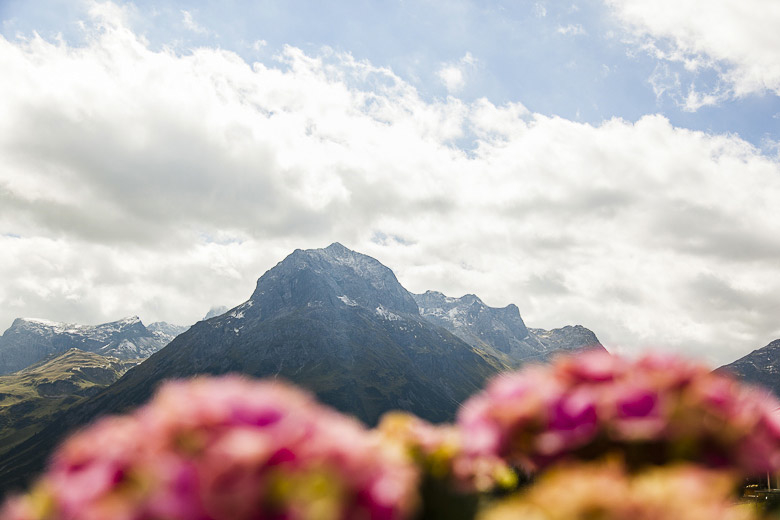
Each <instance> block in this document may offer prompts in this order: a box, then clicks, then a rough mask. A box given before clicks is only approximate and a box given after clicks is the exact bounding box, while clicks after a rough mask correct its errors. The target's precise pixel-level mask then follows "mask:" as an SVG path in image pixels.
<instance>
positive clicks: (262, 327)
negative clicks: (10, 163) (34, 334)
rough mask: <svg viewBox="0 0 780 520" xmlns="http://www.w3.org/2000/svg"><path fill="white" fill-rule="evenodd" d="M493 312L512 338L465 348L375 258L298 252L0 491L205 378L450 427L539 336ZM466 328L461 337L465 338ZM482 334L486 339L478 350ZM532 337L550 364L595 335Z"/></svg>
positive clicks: (93, 410)
mask: <svg viewBox="0 0 780 520" xmlns="http://www.w3.org/2000/svg"><path fill="white" fill-rule="evenodd" d="M474 299H475V301H476V297H474ZM464 303H465V301H464ZM483 305H484V304H483ZM424 308H428V307H424ZM429 308H433V307H429ZM485 309H486V310H484V311H482V314H484V315H485V316H489V315H491V313H492V314H495V317H494V321H490V320H488V321H486V322H485V323H492V325H493V326H495V327H498V328H500V327H504V328H506V330H505V331H503V332H500V333H499V332H496V333H495V334H494V335H492V336H491V335H489V334H487V333H488V332H489V331H490V329H489V325H488V324H485V325H484V327H483V328H482V329H480V328H479V327H477V326H476V325H473V329H471V330H472V332H471V333H470V334H471V336H469V337H470V338H471V339H470V340H469V341H464V340H463V339H461V338H460V337H458V336H457V335H456V334H454V333H453V332H450V331H449V330H447V326H446V325H447V324H446V323H444V322H442V323H441V324H437V323H436V322H434V321H432V318H431V316H428V315H425V314H421V313H420V308H419V307H418V303H417V301H416V299H415V296H414V295H412V294H411V293H409V292H408V291H407V290H406V289H404V288H403V287H402V286H401V284H400V283H399V282H398V280H397V279H396V277H395V275H394V274H393V272H392V271H391V270H390V269H389V268H387V267H385V266H384V265H382V264H381V263H380V262H378V261H377V260H375V259H373V258H371V257H368V256H366V255H362V254H360V253H356V252H354V251H351V250H349V249H347V248H346V247H344V246H342V245H341V244H338V243H335V244H332V245H330V246H328V247H327V248H324V249H310V250H300V249H298V250H296V251H294V252H293V253H292V254H290V255H289V256H288V257H287V258H285V259H284V260H282V261H281V262H279V263H278V264H277V265H276V266H275V267H273V268H272V269H270V270H269V271H268V272H266V273H265V274H264V275H263V276H261V277H260V278H259V279H258V281H257V285H256V288H255V290H254V292H253V293H252V295H251V296H250V298H249V299H248V300H247V301H246V302H244V303H242V304H241V305H238V306H237V307H234V308H233V309H230V310H228V311H227V312H225V313H222V314H220V315H217V316H214V317H212V318H209V319H206V320H203V321H200V322H198V323H196V324H195V325H193V326H192V327H190V328H189V329H188V330H187V331H185V332H183V333H182V334H180V335H178V336H177V337H176V338H175V339H174V340H173V341H171V343H170V344H168V346H166V347H165V348H163V349H161V350H160V351H159V352H157V353H155V354H153V355H152V356H150V357H149V358H148V359H147V360H146V361H144V362H143V363H141V364H140V365H138V366H136V367H134V368H132V369H131V370H129V371H128V372H127V373H126V374H125V375H124V376H123V377H122V378H121V379H119V380H118V381H117V382H116V383H114V384H112V385H111V386H110V387H108V388H107V389H105V390H104V391H102V392H101V393H100V394H98V395H96V396H95V397H92V398H90V399H88V400H86V401H84V402H82V403H79V404H78V405H76V406H73V407H72V408H71V409H70V410H68V412H67V413H65V414H61V415H59V416H57V417H56V420H52V421H50V422H49V423H48V425H47V426H46V427H45V428H43V429H42V430H41V431H40V432H38V434H37V435H36V436H35V437H33V438H31V439H29V440H28V441H26V442H23V443H21V444H19V445H18V446H17V447H16V448H14V449H13V450H12V451H11V452H10V453H9V454H8V456H7V457H5V458H4V460H2V461H0V491H2V490H8V489H9V488H12V487H14V486H19V485H22V484H24V483H26V482H27V481H28V480H29V478H30V477H31V476H32V475H34V474H35V473H36V472H37V471H40V469H41V467H42V466H43V460H44V458H45V456H46V454H47V453H50V452H51V451H52V450H53V449H54V447H55V446H56V445H57V444H58V443H59V442H60V441H61V439H62V438H63V436H64V435H66V434H67V433H68V432H70V431H72V430H73V429H75V428H77V427H79V426H82V425H84V424H86V423H87V422H89V421H91V420H93V419H94V418H96V417H97V416H99V415H103V414H107V413H117V412H122V411H126V410H128V409H130V408H132V407H134V406H137V405H139V404H140V403H143V402H144V401H146V400H147V399H148V398H149V396H150V395H151V394H152V393H153V392H154V390H155V388H156V387H157V386H158V385H159V384H160V383H161V382H162V381H164V380H166V379H171V378H182V377H189V376H193V375H196V374H215V375H216V374H224V373H228V372H241V373H244V374H248V375H252V376H256V377H279V378H283V379H286V380H289V381H291V382H293V383H295V384H298V385H300V386H302V387H304V388H307V389H309V390H310V391H312V392H313V393H315V394H316V395H317V397H318V398H319V399H320V400H321V401H322V402H324V403H326V404H329V405H331V406H333V407H335V408H337V409H339V410H341V411H343V412H345V413H348V414H352V415H354V416H356V417H358V418H359V419H361V420H362V421H364V422H366V423H368V424H374V423H376V422H377V420H378V418H379V417H380V416H381V415H382V414H383V413H384V412H386V411H388V410H391V409H401V410H407V411H410V412H412V413H414V414H416V415H418V416H420V417H422V418H424V419H427V420H430V421H433V422H440V421H446V420H451V419H452V418H453V417H454V414H455V411H456V410H457V408H458V406H459V405H460V403H461V402H463V401H464V400H465V399H466V398H467V397H469V396H470V395H471V394H473V393H474V392H476V391H477V390H479V389H480V388H481V387H482V385H483V383H484V381H485V380H486V379H487V378H489V377H491V376H493V375H494V374H496V373H497V372H499V371H502V370H506V369H507V368H508V364H507V363H505V362H504V361H503V359H509V357H508V356H509V355H510V354H514V352H515V350H518V349H519V348H520V347H519V346H518V345H519V344H520V343H522V342H521V341H520V340H519V339H518V340H517V341H514V340H513V338H515V339H517V338H521V339H522V338H523V337H524V336H523V332H522V331H523V330H525V331H526V334H531V330H528V329H526V328H525V325H524V324H523V322H522V320H521V319H520V317H519V312H517V308H516V307H514V306H510V307H508V308H507V309H508V310H507V309H504V310H503V311H504V312H503V314H502V312H501V311H502V310H501V309H492V310H491V309H490V308H488V307H485ZM494 311H495V312H494ZM428 314H435V313H434V312H433V311H431V312H430V313H428ZM454 314H457V313H454ZM477 314H478V315H479V314H480V313H479V312H478V313H477ZM477 322H479V323H482V322H481V321H480V320H476V321H475V323H477ZM465 323H470V322H469V321H468V320H466V322H465ZM468 327H472V325H469V326H468ZM468 327H464V328H461V329H458V331H457V332H459V333H460V334H463V335H465V333H464V331H465V330H469V329H468ZM561 330H563V329H561ZM586 330H587V329H582V331H586ZM480 331H482V332H483V334H482V337H483V338H487V339H482V343H480V344H478V345H474V344H472V343H471V342H475V340H474V338H473V337H472V336H475V335H476V336H477V337H479V332H480ZM588 332H589V331H588ZM533 334H536V335H535V336H533V337H535V338H536V339H537V340H538V341H539V343H541V347H540V346H538V345H536V348H537V353H539V352H542V351H543V352H544V355H545V356H546V355H547V354H548V351H549V349H550V348H551V347H550V345H553V344H561V345H563V344H562V343H561V342H562V341H564V340H565V339H566V338H576V339H577V340H578V341H579V340H581V339H582V337H585V336H587V334H584V335H579V336H578V335H577V334H575V333H559V332H551V333H549V334H548V335H547V336H544V338H545V339H544V340H543V339H540V338H542V336H543V335H539V334H537V333H533ZM591 335H592V333H591ZM580 336H582V337H580ZM501 338H503V340H501ZM593 339H595V336H593ZM504 340H505V341H504ZM502 341H504V343H502ZM544 341H547V343H544ZM488 347H489V348H488ZM515 347H517V348H515ZM502 348H503V349H504V350H502ZM498 354H500V355H498ZM537 357H538V356H537Z"/></svg>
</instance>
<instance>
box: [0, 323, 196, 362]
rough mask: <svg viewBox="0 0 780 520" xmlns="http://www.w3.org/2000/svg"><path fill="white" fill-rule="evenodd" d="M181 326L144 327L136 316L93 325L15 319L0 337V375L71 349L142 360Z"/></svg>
mask: <svg viewBox="0 0 780 520" xmlns="http://www.w3.org/2000/svg"><path fill="white" fill-rule="evenodd" d="M182 329H183V327H177V326H175V325H173V326H172V325H169V324H167V323H164V322H158V323H155V324H153V326H150V328H146V327H145V326H144V324H143V323H141V320H140V319H138V317H137V316H133V317H130V318H125V319H122V320H118V321H113V322H110V323H103V324H101V325H95V326H92V325H77V324H73V323H59V322H53V321H47V320H39V319H32V318H17V319H16V320H14V322H13V324H12V325H11V327H10V328H9V329H8V330H6V331H5V332H4V333H3V335H2V336H0V374H8V373H11V372H15V371H17V370H21V369H23V368H25V367H27V366H30V365H31V364H33V363H36V362H38V361H41V360H43V359H45V358H47V357H48V356H50V355H52V354H60V353H62V352H65V351H67V350H69V349H71V348H78V349H80V350H83V351H85V352H94V353H97V354H101V355H104V356H114V357H117V358H120V359H143V358H146V357H149V356H150V355H152V354H153V353H154V352H157V351H158V350H159V349H161V348H162V347H164V346H165V345H167V344H168V343H169V342H170V341H171V340H172V339H173V338H174V337H175V336H176V333H177V332H181V331H182Z"/></svg>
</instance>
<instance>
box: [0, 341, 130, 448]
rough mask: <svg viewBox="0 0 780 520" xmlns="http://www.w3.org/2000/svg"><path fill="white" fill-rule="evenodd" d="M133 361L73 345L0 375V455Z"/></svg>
mask: <svg viewBox="0 0 780 520" xmlns="http://www.w3.org/2000/svg"><path fill="white" fill-rule="evenodd" d="M136 363H137V361H122V360H119V359H117V358H115V357H108V356H101V355H99V354H94V353H91V352H84V351H82V350H79V349H76V348H73V349H70V350H68V351H66V352H64V353H63V354H59V355H52V356H50V357H49V358H47V359H45V360H43V361H40V362H38V363H35V364H33V365H31V366H29V367H27V368H25V369H23V370H20V371H18V372H14V373H13V374H9V375H5V376H0V458H2V457H3V456H4V454H5V453H6V452H8V451H9V450H10V449H11V448H13V447H14V446H15V445H16V444H19V443H20V442H22V441H24V440H26V439H28V438H29V437H30V436H32V435H33V434H35V433H36V432H37V431H38V430H40V429H41V427H42V426H43V425H44V424H45V423H46V420H47V419H48V418H50V417H52V416H53V415H55V414H57V413H60V412H62V411H64V410H66V409H68V408H69V407H71V406H73V405H74V404H76V403H78V402H80V401H82V400H84V398H86V397H88V396H92V395H95V394H97V393H98V392H99V391H100V390H101V389H103V388H105V387H107V386H108V385H110V384H111V383H113V382H114V381H116V380H117V379H119V377H120V376H121V375H122V374H124V373H125V372H126V371H127V370H128V369H129V368H130V367H132V366H133V365H135V364H136Z"/></svg>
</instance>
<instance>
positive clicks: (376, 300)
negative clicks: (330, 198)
mask: <svg viewBox="0 0 780 520" xmlns="http://www.w3.org/2000/svg"><path fill="white" fill-rule="evenodd" d="M250 301H252V302H253V303H255V304H257V305H256V306H255V309H254V311H253V312H259V311H260V309H274V310H276V311H282V312H284V310H285V309H287V310H289V309H291V308H299V307H301V306H306V305H318V304H323V303H327V304H330V305H336V306H349V307H354V306H360V307H364V308H367V309H369V310H371V311H372V312H374V311H377V310H378V311H379V312H383V311H393V312H400V313H407V314H413V315H417V314H418V310H417V304H416V303H415V301H414V298H413V297H412V295H411V294H410V293H409V292H408V291H407V290H406V289H404V288H403V287H402V286H401V284H400V283H399V282H398V279H397V278H396V277H395V274H393V271H391V270H390V269H389V268H388V267H386V266H384V265H383V264H382V263H381V262H379V261H378V260H376V259H374V258H371V257H370V256H367V255H363V254H361V253H357V252H355V251H352V250H350V249H348V248H346V247H344V246H343V245H341V244H339V243H338V242H336V243H333V244H331V245H330V246H328V247H326V248H322V249H306V250H302V249H296V250H295V251H294V252H293V253H292V254H290V255H289V256H288V257H287V258H285V259H284V260H282V261H281V262H279V263H278V264H277V265H276V266H275V267H274V268H272V269H271V270H270V271H268V272H267V273H265V274H264V275H263V276H261V277H260V279H259V280H258V281H257V287H256V289H255V292H254V293H253V294H252V297H251V298H250Z"/></svg>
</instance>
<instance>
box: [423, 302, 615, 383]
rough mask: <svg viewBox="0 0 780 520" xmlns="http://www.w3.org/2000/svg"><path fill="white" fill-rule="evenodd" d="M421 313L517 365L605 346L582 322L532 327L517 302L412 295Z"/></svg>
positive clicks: (512, 364) (507, 362) (474, 345)
mask: <svg viewBox="0 0 780 520" xmlns="http://www.w3.org/2000/svg"><path fill="white" fill-rule="evenodd" d="M412 296H413V297H414V300H415V302H416V303H417V305H418V307H419V309H420V315H421V316H422V317H423V318H425V319H426V320H428V321H429V322H431V323H433V324H435V325H438V326H440V327H443V328H445V329H447V330H449V331H450V332H452V333H453V334H455V335H456V336H457V337H459V338H460V339H462V340H463V341H465V342H466V343H468V344H469V345H471V346H472V347H475V348H479V349H482V350H484V351H485V352H487V353H489V354H491V355H492V356H495V357H496V358H498V359H500V360H501V361H502V362H503V363H505V364H507V365H508V366H509V367H512V368H517V367H520V366H522V365H523V364H525V363H528V362H545V361H548V360H549V359H550V357H551V356H553V355H554V354H555V353H558V352H561V351H567V350H578V349H583V348H599V349H604V347H603V346H602V345H601V343H599V340H598V339H597V338H596V335H595V334H593V332H591V331H590V330H588V329H586V328H585V327H582V326H581V325H576V326H573V327H572V326H567V327H564V328H561V329H553V330H544V329H529V328H527V327H526V325H525V323H524V322H523V319H522V318H521V317H520V311H519V310H518V308H517V306H516V305H513V304H510V305H507V306H506V307H503V308H495V307H489V306H487V305H485V303H483V302H482V300H480V299H479V297H477V296H475V295H473V294H467V295H465V296H462V297H461V298H452V297H449V296H445V295H444V294H442V293H440V292H437V291H426V292H425V293H423V294H413V295H412Z"/></svg>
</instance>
